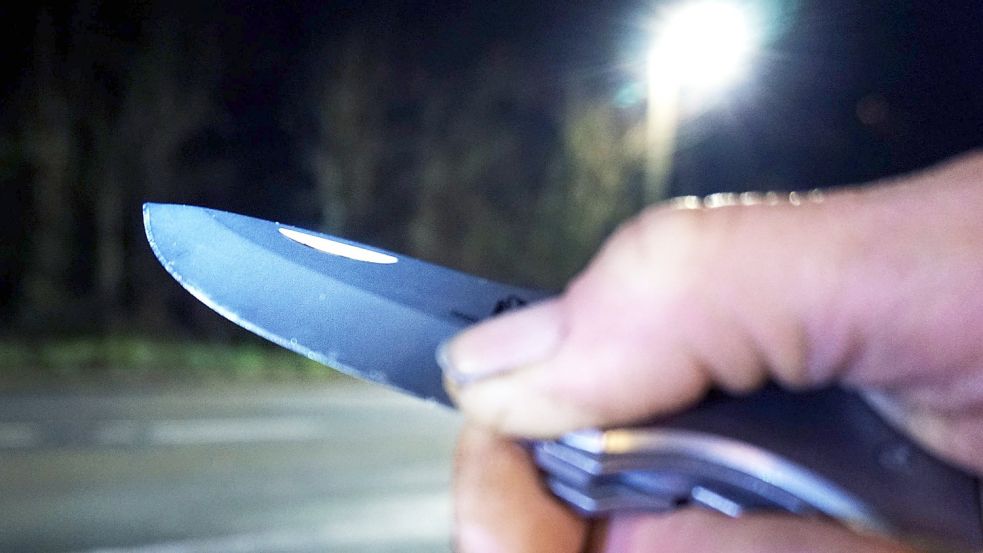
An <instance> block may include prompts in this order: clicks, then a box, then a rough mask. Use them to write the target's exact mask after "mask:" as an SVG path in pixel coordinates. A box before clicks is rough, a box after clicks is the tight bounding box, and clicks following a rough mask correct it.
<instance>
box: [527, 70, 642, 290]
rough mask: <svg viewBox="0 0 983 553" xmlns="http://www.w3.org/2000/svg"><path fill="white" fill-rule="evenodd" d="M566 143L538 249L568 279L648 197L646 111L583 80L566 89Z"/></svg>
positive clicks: (543, 208)
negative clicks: (608, 98)
mask: <svg viewBox="0 0 983 553" xmlns="http://www.w3.org/2000/svg"><path fill="white" fill-rule="evenodd" d="M564 97H565V105H564V113H563V115H562V117H561V118H560V120H561V121H562V127H561V129H562V136H561V138H560V140H561V147H560V148H559V149H558V153H557V159H556V162H555V164H554V166H553V173H552V175H551V178H550V179H549V187H548V189H547V190H546V192H545V193H544V194H543V196H542V198H541V201H540V204H539V206H538V210H539V216H538V218H537V220H538V222H539V224H540V225H547V226H548V228H547V229H543V230H541V231H540V232H537V233H535V235H536V236H538V237H540V240H538V241H537V242H536V243H535V250H536V251H537V257H538V258H539V259H540V260H541V261H540V263H541V264H542V266H543V270H544V271H545V275H544V277H545V278H546V279H547V280H548V281H549V282H552V283H563V282H566V281H567V280H568V279H569V278H570V277H572V276H573V275H574V273H576V272H577V271H578V270H579V269H581V268H582V267H583V265H584V264H585V263H586V262H587V260H588V259H589V258H590V256H591V254H592V253H593V252H594V251H596V250H597V248H598V247H599V246H600V244H601V242H602V241H603V240H604V238H605V237H606V236H607V235H608V234H609V233H610V232H611V231H612V230H613V229H614V228H615V226H617V225H618V224H619V223H620V222H621V221H623V220H625V219H626V218H627V217H629V216H630V215H631V214H632V213H635V212H637V211H638V210H639V209H640V208H641V207H642V206H643V205H644V200H643V197H642V196H643V194H642V178H643V164H644V153H645V151H644V147H645V146H644V144H645V142H644V136H643V134H642V128H641V126H640V125H639V124H638V117H637V116H635V115H636V114H633V113H631V112H629V111H625V110H624V109H622V108H618V107H615V106H614V105H612V104H611V103H608V102H604V101H603V100H598V99H597V98H594V97H591V96H589V95H587V94H585V93H582V92H579V91H578V88H576V87H568V89H567V90H566V91H565V95H564Z"/></svg>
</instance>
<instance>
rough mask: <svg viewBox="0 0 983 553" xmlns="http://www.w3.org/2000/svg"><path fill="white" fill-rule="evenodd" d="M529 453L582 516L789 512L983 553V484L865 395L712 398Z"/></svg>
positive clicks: (830, 392) (776, 392)
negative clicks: (903, 429) (890, 419)
mask: <svg viewBox="0 0 983 553" xmlns="http://www.w3.org/2000/svg"><path fill="white" fill-rule="evenodd" d="M532 450H533V454H534V457H535V459H536V462H537V464H538V465H539V467H540V468H541V469H543V471H544V472H545V473H546V482H547V485H548V486H549V488H550V489H551V490H552V491H553V493H554V494H555V495H557V496H558V497H560V498H561V499H563V500H564V501H566V502H567V503H569V504H570V505H571V506H572V507H573V508H574V509H576V510H578V511H580V512H581V513H582V514H584V515H587V516H605V515H609V514H612V513H615V512H621V511H652V512H665V511H671V510H674V509H677V508H680V507H684V506H690V505H692V506H698V507H703V508H707V509H711V510H713V511H717V512H720V513H723V514H725V515H728V516H732V517H739V516H741V515H743V514H745V513H749V512H755V511H772V512H776V511H777V512H786V513H791V514H795V515H802V516H817V517H824V518H829V519H832V520H836V521H839V522H840V523H843V524H845V525H847V526H849V527H851V528H854V529H857V530H861V531H873V532H877V533H881V534H885V535H888V536H893V537H898V538H901V539H904V540H907V541H910V542H912V543H914V544H916V545H919V546H922V547H927V548H929V549H934V548H942V549H944V550H946V551H967V552H968V551H977V552H978V551H981V550H983V518H981V509H980V495H979V491H980V489H979V482H978V480H977V479H976V478H975V477H974V476H972V475H970V474H968V473H966V472H964V471H962V470H960V469H958V468H956V467H954V466H952V465H949V464H947V463H945V462H943V461H941V460H939V459H938V458H936V457H934V456H932V455H931V454H929V453H928V452H927V451H925V450H924V449H922V448H921V447H919V446H918V445H917V444H915V443H914V442H912V441H911V440H910V439H908V438H907V437H906V436H904V435H902V434H900V433H899V432H897V431H896V430H894V429H893V428H892V427H890V426H889V425H888V424H887V423H886V422H885V421H884V420H883V419H882V418H881V417H880V416H879V415H878V414H877V413H876V412H874V411H873V409H871V407H870V406H869V405H868V404H867V402H866V401H865V400H864V399H863V398H862V397H861V396H859V395H858V394H856V393H854V392H849V391H846V390H843V389H839V388H829V389H826V390H821V391H818V392H809V393H793V392H788V391H784V390H782V389H780V388H778V387H777V386H769V387H766V388H765V389H763V390H761V391H759V392H757V393H755V394H753V395H750V396H745V397H740V398H738V397H732V396H727V395H723V394H712V395H711V396H710V397H708V398H707V399H706V400H705V401H703V402H702V403H700V404H699V405H697V406H696V407H694V408H692V409H690V410H688V411H685V412H683V413H680V414H677V415H673V416H671V417H665V418H661V419H658V420H653V421H649V422H647V423H645V424H643V425H639V426H634V427H630V428H621V429H613V430H586V431H578V432H573V433H570V434H567V435H565V436H563V437H562V438H560V439H558V440H555V441H543V442H536V443H534V444H533V445H532Z"/></svg>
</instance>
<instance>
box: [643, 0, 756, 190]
mask: <svg viewBox="0 0 983 553" xmlns="http://www.w3.org/2000/svg"><path fill="white" fill-rule="evenodd" d="M653 33H654V36H653V41H652V46H651V48H650V50H649V52H648V60H647V61H648V64H647V76H646V80H647V87H648V107H647V117H646V137H647V148H648V150H647V159H646V174H647V177H646V180H647V181H648V192H647V196H648V197H647V199H648V200H649V201H658V200H662V199H664V198H665V196H666V193H667V192H668V190H667V189H668V186H667V185H668V178H669V175H670V171H671V162H672V156H673V152H674V150H675V145H676V127H677V126H678V124H679V118H680V113H681V111H682V110H681V107H682V106H685V107H686V108H689V109H695V108H696V107H698V105H699V104H700V103H704V102H707V101H709V100H710V99H711V98H712V97H713V96H714V95H719V94H720V93H721V92H723V91H724V90H725V89H726V87H727V86H728V85H731V84H733V83H734V82H735V81H737V80H738V79H740V78H741V77H742V76H743V75H745V74H746V72H747V69H748V66H749V65H750V62H751V61H752V59H753V58H754V54H755V53H756V51H757V48H758V44H759V33H758V29H757V26H756V22H755V21H754V18H753V14H752V13H751V11H750V10H749V8H748V6H747V4H746V3H738V2H737V0H730V1H728V0H690V1H688V2H687V1H684V2H680V3H676V4H673V5H671V6H669V7H667V8H666V9H665V10H664V12H663V13H661V14H660V15H659V17H658V18H657V19H656V20H655V21H654V27H653Z"/></svg>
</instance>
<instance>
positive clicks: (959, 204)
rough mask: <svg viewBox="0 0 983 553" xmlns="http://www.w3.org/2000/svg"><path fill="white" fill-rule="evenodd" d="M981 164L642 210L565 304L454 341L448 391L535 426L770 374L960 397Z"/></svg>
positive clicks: (514, 422)
mask: <svg viewBox="0 0 983 553" xmlns="http://www.w3.org/2000/svg"><path fill="white" fill-rule="evenodd" d="M981 159H983V158H980V157H976V158H975V159H974V158H970V159H968V160H964V161H960V162H956V163H953V164H950V165H948V166H943V167H941V168H939V169H935V170H933V171H930V172H927V173H924V174H921V175H918V176H915V177H909V178H907V179H902V180H901V181H900V183H894V184H890V185H882V186H879V187H874V188H872V189H865V190H854V191H851V190H844V191H840V192H836V193H831V194H828V195H826V196H825V197H822V196H819V195H808V196H806V195H796V194H794V193H793V194H791V195H789V197H788V198H786V199H785V200H784V201H780V202H779V201H774V197H771V198H769V197H768V196H764V197H757V196H748V195H741V196H733V195H731V196H724V197H719V196H718V197H711V198H709V199H707V200H705V201H704V202H695V203H697V204H698V206H696V207H693V206H691V205H689V204H691V203H694V202H692V201H691V200H681V201H677V202H676V204H675V205H668V206H659V207H655V208H652V209H650V210H648V211H646V212H644V213H643V214H641V215H640V216H638V217H636V218H635V219H634V220H632V221H630V222H629V223H627V224H626V225H625V226H623V227H622V228H621V229H619V231H618V232H616V233H615V234H614V235H613V236H612V238H611V239H610V240H609V241H608V242H607V243H606V244H605V246H604V247H603V248H602V250H601V251H600V253H599V254H598V255H597V257H596V258H595V259H594V260H593V261H592V262H591V264H590V265H589V266H588V268H587V269H586V270H585V271H584V272H583V273H582V274H581V275H579V276H578V277H577V278H576V279H575V280H574V281H573V282H572V283H571V285H570V286H569V287H568V289H567V290H566V291H565V292H564V293H563V294H562V295H560V296H559V297H557V298H555V299H551V300H547V301H545V302H542V303H540V304H538V305H535V306H532V307H530V308H527V309H525V310H522V311H517V312H514V313H509V314H506V315H503V316H500V317H497V318H495V319H492V320H491V321H489V322H486V323H484V324H481V325H478V326H476V327H473V328H471V329H469V330H467V331H465V332H464V333H462V334H461V335H459V336H457V337H456V338H455V339H453V340H452V341H451V342H450V343H449V344H448V345H447V346H446V347H445V348H444V350H443V352H442V355H441V357H442V358H443V364H444V367H445V376H446V381H447V385H448V388H449V390H450V392H451V394H452V395H453V396H454V397H455V399H456V401H457V402H458V403H459V405H460V407H461V408H462V410H463V411H464V412H465V413H466V414H467V415H468V416H469V417H471V418H472V419H473V420H475V421H477V422H479V423H483V424H485V425H486V426H490V427H493V428H495V429H497V430H499V431H502V432H505V433H509V434H521V435H525V436H531V437H549V436H553V435H556V434H559V433H562V432H565V431H568V430H572V429H575V428H581V427H588V426H610V425H613V424H620V423H625V422H630V421H632V420H637V419H640V418H644V417H649V416H652V415H655V414H659V413H663V412H666V411H670V410H674V409H678V408H680V407H683V406H685V405H687V404H689V403H692V402H694V401H695V400H697V399H698V398H699V397H700V396H701V395H702V394H703V393H704V392H705V391H706V390H707V389H708V388H709V387H711V386H715V387H720V388H722V389H725V390H728V391H731V392H736V393H739V392H743V391H749V390H752V389H754V388H756V387H757V386H759V385H760V384H761V383H762V382H764V381H765V380H768V379H773V380H776V381H778V382H779V383H781V384H783V385H785V386H787V387H791V388H804V387H812V386H819V385H823V384H826V383H829V382H832V381H839V382H843V383H845V384H847V385H852V386H860V387H871V388H882V389H885V390H898V389H903V388H905V387H906V386H908V385H909V384H910V385H911V386H912V389H913V390H914V389H916V388H917V393H914V395H913V397H917V399H918V401H920V402H922V405H921V406H923V407H924V406H926V405H928V406H929V407H931V405H930V404H931V403H932V402H933V401H936V402H937V403H938V406H939V407H940V408H953V406H954V405H956V404H958V403H959V400H958V398H954V397H953V396H952V393H951V392H952V390H958V389H961V388H960V386H958V381H959V380H960V379H961V380H962V381H963V382H965V383H970V382H972V381H975V383H976V384H978V383H979V382H980V381H983V378H981V374H983V370H981V368H980V367H979V362H980V359H983V346H981V345H980V342H981V341H980V340H979V339H978V338H979V337H978V336H977V335H975V333H974V331H973V329H978V328H981V327H983V326H981V325H983V300H981V299H980V297H979V295H978V294H977V293H976V288H977V283H978V282H981V281H983V280H981V279H983V262H981V260H983V245H981V241H980V240H979V239H978V236H980V235H983V234H981V233H983V220H981V218H980V217H979V216H978V213H979V212H980V209H981V208H983V192H981V191H980V190H979V189H980V187H979V186H978V185H979V181H980V175H981V174H983V171H981V168H983V163H981ZM947 268H948V269H952V270H946V269H947ZM936 384H937V385H936ZM971 389H976V390H979V389H980V388H979V386H978V385H973V386H972V387H971ZM933 390H935V391H937V392H938V394H937V395H938V397H937V398H935V397H934V396H933ZM963 401H964V403H971V402H977V403H978V404H983V397H969V395H967V397H965V398H963Z"/></svg>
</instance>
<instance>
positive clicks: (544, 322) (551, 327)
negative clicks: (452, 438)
mask: <svg viewBox="0 0 983 553" xmlns="http://www.w3.org/2000/svg"><path fill="white" fill-rule="evenodd" d="M562 333H563V318H562V314H561V311H560V303H559V302H558V301H557V300H547V301H545V302H542V303H539V304H536V305H533V306H531V307H527V308H525V309H523V310H521V311H516V312H514V313H509V314H506V315H500V316H498V317H496V318H494V319H492V320H490V321H487V322H484V323H481V324H479V325H477V326H474V327H471V328H469V329H467V330H465V331H464V332H462V333H460V334H458V335H457V336H455V337H453V338H451V339H450V340H449V341H447V342H444V343H443V344H441V345H440V347H438V348H437V363H438V364H439V365H440V367H441V369H443V371H444V376H445V377H447V378H448V379H449V380H451V381H453V382H454V383H455V384H457V385H459V386H466V385H468V384H470V383H472V382H474V381H476V380H481V379H484V378H489V377H491V376H496V375H500V374H503V373H506V372H510V371H512V370H515V369H517V368H520V367H522V366H524V365H529V364H531V363H535V362H537V361H541V360H543V359H545V358H546V357H547V356H549V354H550V353H551V352H552V351H554V350H555V349H556V348H557V346H558V345H559V343H560V339H561V337H562Z"/></svg>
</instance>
